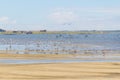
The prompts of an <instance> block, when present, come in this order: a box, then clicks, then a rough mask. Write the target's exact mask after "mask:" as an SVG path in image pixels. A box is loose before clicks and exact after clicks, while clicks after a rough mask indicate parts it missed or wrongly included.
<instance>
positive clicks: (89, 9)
mask: <svg viewBox="0 0 120 80" xmlns="http://www.w3.org/2000/svg"><path fill="white" fill-rule="evenodd" d="M0 28H3V29H7V30H39V29H47V30H120V0H0Z"/></svg>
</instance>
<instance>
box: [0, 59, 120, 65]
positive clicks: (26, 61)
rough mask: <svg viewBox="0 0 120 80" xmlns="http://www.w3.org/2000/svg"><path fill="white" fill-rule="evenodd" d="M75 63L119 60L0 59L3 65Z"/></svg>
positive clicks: (118, 60) (115, 60) (119, 60)
mask: <svg viewBox="0 0 120 80" xmlns="http://www.w3.org/2000/svg"><path fill="white" fill-rule="evenodd" d="M77 62H120V58H119V59H114V58H112V59H110V58H107V59H104V58H98V59H97V58H96V59H91V58H87V59H76V58H75V59H41V60H30V59H0V63H4V64H41V63H77Z"/></svg>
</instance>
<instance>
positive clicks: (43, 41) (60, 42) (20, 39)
mask: <svg viewBox="0 0 120 80" xmlns="http://www.w3.org/2000/svg"><path fill="white" fill-rule="evenodd" d="M104 49H109V50H120V33H107V34H30V35H26V34H22V35H0V50H29V51H41V50H42V51H46V50H48V51H50V50H52V51H53V50H58V51H60V50H62V51H64V50H104Z"/></svg>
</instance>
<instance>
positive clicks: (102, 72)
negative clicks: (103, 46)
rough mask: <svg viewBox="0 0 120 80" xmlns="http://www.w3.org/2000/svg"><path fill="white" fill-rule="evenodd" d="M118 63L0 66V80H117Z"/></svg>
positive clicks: (118, 76) (118, 74)
mask: <svg viewBox="0 0 120 80" xmlns="http://www.w3.org/2000/svg"><path fill="white" fill-rule="evenodd" d="M119 79H120V63H93V62H92V63H66V64H64V63H56V64H55V63H54V64H26V65H25V64H24V65H23V64H21V65H15V64H14V65H8V64H0V80H119Z"/></svg>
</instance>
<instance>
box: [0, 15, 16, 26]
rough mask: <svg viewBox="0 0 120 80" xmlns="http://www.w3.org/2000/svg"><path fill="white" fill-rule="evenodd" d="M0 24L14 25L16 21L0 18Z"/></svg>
mask: <svg viewBox="0 0 120 80" xmlns="http://www.w3.org/2000/svg"><path fill="white" fill-rule="evenodd" d="M0 23H2V24H15V23H16V20H11V19H9V18H8V17H6V16H5V17H0Z"/></svg>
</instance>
